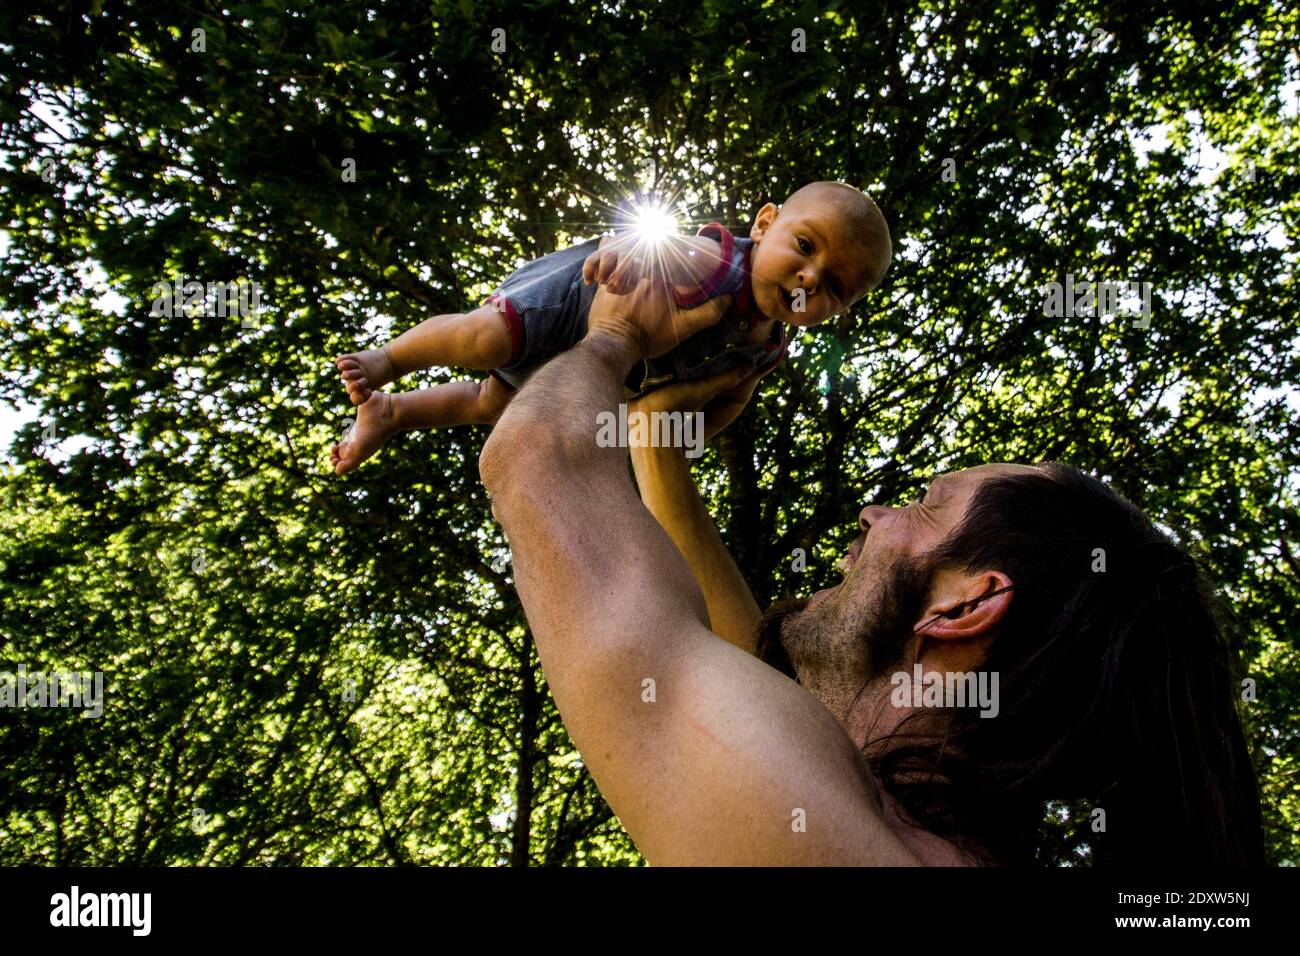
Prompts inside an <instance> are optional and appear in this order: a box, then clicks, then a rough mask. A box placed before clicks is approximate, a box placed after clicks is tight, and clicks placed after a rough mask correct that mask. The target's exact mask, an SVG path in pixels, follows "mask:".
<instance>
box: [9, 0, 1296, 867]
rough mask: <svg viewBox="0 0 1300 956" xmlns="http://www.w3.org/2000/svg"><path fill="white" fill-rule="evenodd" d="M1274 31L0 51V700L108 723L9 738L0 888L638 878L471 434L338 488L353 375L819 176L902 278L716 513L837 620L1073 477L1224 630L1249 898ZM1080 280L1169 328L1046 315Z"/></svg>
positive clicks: (1290, 851) (372, 7)
mask: <svg viewBox="0 0 1300 956" xmlns="http://www.w3.org/2000/svg"><path fill="white" fill-rule="evenodd" d="M1298 21H1300V11H1298V10H1297V8H1296V7H1295V6H1294V5H1290V4H1284V3H1282V2H1280V0H1260V2H1255V0H1195V2H1189V3H1184V4H1156V3H1125V4H1110V3H1102V2H1097V0H1051V2H1045V0H1029V2H1025V0H990V2H986V3H970V2H955V0H938V2H936V0H913V2H896V3H895V2H891V3H883V4H882V3H840V2H836V0H831V2H828V3H825V4H813V3H807V2H803V0H795V2H793V3H785V4H761V5H755V4H753V3H744V2H739V0H702V2H701V0H689V2H687V0H663V2H658V3H655V4H645V5H642V4H629V3H625V2H623V0H610V2H602V3H592V4H585V3H581V2H578V0H572V2H562V0H528V2H525V3H520V2H518V0H511V2H499V0H486V2H477V3H471V2H469V0H423V2H420V3H414V2H396V0H394V2H388V0H374V2H371V3H354V2H339V0H320V2H316V3H312V4H301V5H295V4H290V3H286V2H284V0H259V2H253V0H247V2H239V0H233V2H230V3H225V4H213V3H208V2H206V0H197V2H195V3H192V4H185V5H178V4H173V3H161V2H156V0H77V2H73V3H70V4H54V3H48V2H37V3H34V4H24V5H17V6H14V5H10V6H6V7H5V8H4V9H3V11H0V25H2V28H0V93H2V95H0V121H2V123H3V132H2V133H0V168H3V171H4V174H3V186H2V187H0V229H2V230H3V234H2V235H0V244H2V245H0V248H3V255H4V266H3V270H2V272H0V372H2V373H3V375H2V376H0V397H2V398H4V399H7V400H8V401H9V402H11V403H13V404H14V405H15V406H17V407H21V408H25V409H28V410H29V413H28V419H29V420H27V421H26V422H25V424H23V425H22V426H21V427H20V428H19V429H18V430H17V433H16V435H15V436H14V438H13V441H12V443H11V445H10V447H9V449H8V453H7V458H6V459H5V462H4V464H3V465H0V501H2V502H3V510H2V512H0V531H2V533H0V580H2V581H3V586H2V587H0V637H2V638H3V648H2V650H0V670H10V671H12V670H13V669H14V668H15V667H17V666H18V665H19V664H20V663H25V665H26V667H27V668H28V669H29V670H36V669H42V668H43V669H45V670H51V671H52V670H64V671H102V672H103V673H104V675H105V677H104V679H105V702H104V711H103V715H102V717H99V718H92V717H89V716H87V715H84V714H78V713H74V712H71V711H68V710H56V709H48V710H35V709H32V710H24V711H16V710H15V711H9V712H5V713H0V753H3V758H4V759H3V761H2V763H0V837H2V838H0V863H6V864H14V863H19V862H40V863H56V864H65V865H115V864H145V865H158V864H195V863H205V864H248V863H277V864H295V863H298V864H329V863H334V864H371V863H375V864H398V863H417V864H429V863H438V864H498V863H511V864H533V865H537V864H560V863H601V864H637V863H639V862H640V857H639V855H638V853H637V851H636V849H635V847H634V846H633V845H632V843H631V841H630V840H629V839H628V837H627V835H626V833H625V832H624V831H623V830H622V829H621V827H620V826H619V824H618V821H617V819H616V818H614V817H613V816H612V814H611V813H610V810H609V808H608V807H607V806H606V805H605V803H604V801H603V800H602V798H601V796H600V794H599V792H598V791H597V790H596V788H595V786H594V784H593V782H592V781H591V779H590V776H589V775H588V774H587V772H586V771H585V769H584V767H583V764H582V761H581V760H580V758H579V755H578V754H577V753H576V752H575V750H574V748H573V747H572V745H571V743H570V742H569V740H568V738H567V736H566V734H565V731H564V727H563V724H562V722H561V721H560V719H559V715H558V713H557V712H556V710H555V707H554V703H553V701H552V699H551V698H550V696H549V695H548V693H547V689H546V684H545V681H544V677H543V674H542V672H541V669H540V667H539V665H538V662H537V658H536V655H535V653H534V651H533V648H532V644H531V641H530V638H529V634H528V631H527V626H526V622H525V620H524V617H523V613H522V610H521V608H520V605H519V602H518V599H517V597H516V595H515V593H514V590H513V588H512V583H511V577H510V570H509V564H508V560H507V556H508V553H507V549H506V544H505V542H504V540H503V538H502V536H501V534H500V531H499V529H498V527H497V526H496V524H495V522H494V521H493V520H492V516H491V514H490V511H489V508H488V503H487V500H486V496H485V493H484V491H483V489H482V487H481V485H480V483H479V480H478V473H477V458H478V452H479V449H480V448H481V445H482V442H483V440H484V439H485V438H486V435H487V433H488V431H487V429H486V428H483V427H480V428H468V429H456V430H447V431H440V432H435V433H427V434H408V435H404V436H401V437H399V438H398V439H396V440H395V441H394V442H392V443H391V444H390V445H389V446H388V447H387V448H386V449H385V450H384V451H383V452H381V453H380V454H379V455H378V456H377V457H376V458H375V459H374V460H373V461H371V462H369V463H367V464H366V465H364V466H363V467H362V468H361V469H359V470H358V471H357V472H355V473H353V474H350V475H348V476H346V477H344V478H336V477H334V476H333V474H332V473H331V471H330V469H329V467H328V448H329V445H330V444H332V443H333V442H335V441H337V440H338V438H339V436H340V434H341V433H342V431H343V430H344V428H345V427H346V424H347V421H348V420H349V418H350V416H351V415H352V414H353V409H352V407H351V406H350V405H349V404H348V403H347V400H346V398H345V396H344V394H343V390H342V388H341V387H340V385H339V382H338V378H337V374H336V373H335V371H334V369H333V366H332V362H331V360H332V358H333V356H335V355H337V354H339V353H341V352H346V351H352V350H354V349H355V348H357V347H358V346H359V345H362V344H373V343H375V342H378V341H380V340H381V339H382V338H383V337H384V336H385V335H386V334H387V333H388V332H389V331H390V330H400V329H403V328H406V327H409V326H411V325H413V324H415V323H417V322H418V321H420V320H421V319H423V318H425V317H427V316H428V315H430V314H435V313H439V312H451V311H461V310H464V309H466V308H468V307H471V306H472V305H474V304H477V302H479V301H480V300H481V298H482V297H483V296H484V295H486V294H487V293H488V292H490V291H491V290H492V288H493V287H494V286H495V284H496V283H498V282H499V281H501V280H502V279H503V278H504V277H505V276H506V275H508V274H509V273H510V272H511V271H512V270H513V269H514V268H515V267H517V266H518V265H519V264H521V263H522V262H523V261H525V260H527V259H531V258H534V257H536V256H538V255H541V254H544V253H546V252H548V251H551V250H554V249H556V248H559V247H561V246H564V245H567V244H569V243H572V242H574V241H576V240H579V239H586V238H590V237H592V236H594V235H596V234H598V233H599V232H600V231H602V229H604V228H606V224H607V223H608V219H609V209H610V205H611V204H612V203H615V202H617V201H618V200H619V199H620V198H621V197H623V196H625V195H626V194H627V193H628V192H630V191H631V190H634V189H637V188H652V189H654V190H657V191H660V192H664V193H669V194H672V195H673V196H675V197H680V198H681V199H682V200H683V201H684V203H685V204H686V207H687V209H688V216H687V219H688V222H689V226H690V227H691V228H692V229H693V228H698V226H700V225H703V224H705V223H707V222H710V221H713V220H717V221H720V222H722V223H724V224H725V225H727V226H728V227H729V228H732V229H733V230H735V231H737V232H738V233H739V234H744V233H745V231H746V230H747V228H748V224H749V223H750V222H751V220H752V217H753V215H754V213H755V212H756V211H757V209H758V208H759V207H760V206H761V205H762V204H763V203H765V202H768V201H773V202H780V201H781V200H782V199H783V198H784V197H785V196H786V195H788V194H789V193H790V192H792V191H793V190H794V189H795V188H797V187H798V186H800V185H802V184H804V183H806V182H809V181H812V180H817V179H840V180H844V181H847V182H850V183H854V184H856V185H858V186H860V187H861V188H863V189H864V190H866V191H867V192H868V193H869V194H871V195H872V196H873V197H874V198H875V199H876V200H877V202H878V203H879V205H880V206H881V208H882V210H883V211H884V213H885V215H886V218H887V219H888V221H889V223H890V226H891V230H892V232H893V236H894V243H895V255H894V261H893V265H892V267H891V269H890V271H889V273H888V275H887V277H886V279H885V281H884V283H883V284H882V285H881V286H880V287H879V288H878V289H877V290H876V291H874V292H873V293H872V294H871V295H869V296H868V297H867V298H866V299H865V300H864V301H863V302H861V303H859V304H858V305H857V306H856V307H855V308H854V309H853V310H852V311H851V312H850V313H849V314H848V315H846V316H845V317H843V318H842V319H841V320H838V321H837V322H836V323H835V324H834V325H830V324H827V325H824V326H821V327H818V328H816V329H811V330H806V331H803V332H802V333H801V334H800V335H799V336H798V337H797V338H796V340H795V344H794V348H793V349H792V354H791V358H790V359H789V360H788V361H787V362H786V363H785V364H784V365H783V366H782V367H781V368H780V369H778V371H777V372H775V373H773V374H772V375H770V376H768V377H767V378H766V379H765V380H764V382H763V386H762V389H761V392H760V393H759V394H758V395H757V396H756V398H755V401H754V403H753V405H751V407H750V408H749V409H747V410H746V412H745V413H744V415H743V416H742V417H741V418H740V419H739V420H738V421H737V422H736V423H735V424H733V425H732V426H731V427H730V428H729V429H728V430H727V431H726V432H724V433H723V434H722V435H721V436H720V437H719V439H718V440H717V441H716V442H714V443H712V444H711V445H710V447H709V450H708V452H707V453H706V455H705V456H704V457H703V458H702V459H701V460H700V461H699V462H698V463H697V464H696V465H695V466H694V468H695V473H696V476H697V478H698V480H699V481H700V483H701V487H702V489H703V491H704V492H705V494H706V497H707V498H708V500H709V502H710V504H711V506H712V507H713V510H714V513H715V515H716V516H717V519H718V522H719V526H720V528H721V529H722V530H723V533H724V537H725V539H726V540H727V543H728V544H729V546H730V547H731V549H732V551H733V554H735V556H736V558H737V561H738V563H739V564H740V566H741V568H742V569H743V570H744V572H745V573H746V575H747V576H748V579H749V581H750V583H751V585H752V587H753V588H754V591H755V594H756V596H757V597H758V598H759V601H760V604H762V603H764V602H766V601H768V600H770V599H772V598H774V597H776V596H778V595H780V594H781V593H783V592H785V591H787V590H788V591H795V590H806V589H808V588H812V587H824V586H826V585H828V584H830V583H834V581H835V580H836V579H837V572H836V570H835V563H836V560H837V559H838V557H839V556H840V555H842V554H843V553H844V551H845V550H846V548H847V546H848V544H849V542H850V541H851V540H852V539H853V537H854V536H855V535H856V533H857V526H856V516H857V513H858V511H859V510H860V509H861V507H862V506H863V505H864V504H865V503H867V502H870V501H873V500H874V501H880V502H882V503H891V502H899V501H903V500H907V499H908V498H909V497H910V496H912V495H913V494H914V493H915V491H916V490H917V489H918V487H920V486H921V484H922V483H923V482H924V481H925V480H926V479H928V478H929V477H930V476H931V475H933V474H935V473H938V472H942V471H947V470H951V469H955V468H962V467H967V466H970V465H974V464H979V463H983V462H989V461H1023V462H1034V461H1040V460H1061V461H1065V462H1068V463H1070V464H1073V465H1075V466H1077V467H1079V468H1082V469H1084V470H1085V471H1089V472H1092V473H1094V474H1097V475H1098V476H1099V477H1102V478H1103V479H1105V480H1106V481H1108V482H1110V483H1112V484H1113V485H1114V486H1115V487H1116V488H1117V489H1119V490H1120V491H1121V492H1123V493H1124V494H1125V495H1127V496H1128V497H1130V498H1131V499H1133V500H1134V501H1135V502H1136V503H1138V504H1139V505H1140V506H1141V507H1143V508H1144V509H1145V510H1147V512H1148V513H1149V514H1151V515H1152V516H1153V518H1155V519H1156V520H1157V521H1158V522H1160V523H1161V524H1162V525H1163V526H1165V527H1167V528H1168V529H1170V530H1171V531H1172V532H1173V533H1174V534H1175V535H1176V536H1177V537H1178V538H1179V540H1181V541H1182V542H1183V543H1185V544H1187V545H1188V546H1189V547H1191V548H1192V549H1193V550H1194V551H1195V553H1196V554H1197V555H1198V556H1199V557H1200V558H1201V560H1202V561H1203V562H1204V563H1205V566H1206V568H1207V570H1208V571H1209V573H1210V575H1211V577H1212V578H1213V579H1214V581H1215V582H1216V583H1217V584H1218V585H1219V586H1220V587H1221V588H1222V590H1223V592H1224V594H1225V595H1226V596H1227V598H1228V599H1229V600H1230V602H1231V604H1232V606H1233V608H1234V609H1235V613H1236V615H1237V617H1238V619H1239V624H1240V628H1239V630H1240V635H1241V653H1242V660H1243V667H1244V673H1245V675H1246V676H1247V677H1248V678H1250V679H1251V680H1252V681H1253V682H1254V683H1253V687H1254V693H1253V694H1252V695H1248V696H1250V697H1252V698H1253V699H1249V700H1246V701H1244V702H1243V705H1242V706H1243V710H1244V711H1245V713H1246V714H1247V716H1248V719H1249V727H1248V730H1249V734H1250V740H1251V743H1252V748H1253V751H1254V755H1255V759H1256V761H1257V765H1258V769H1259V773H1260V781H1261V787H1262V790H1263V798H1264V805H1265V822H1266V827H1267V830H1266V837H1267V840H1268V844H1269V848H1270V850H1269V851H1270V854H1271V859H1272V860H1273V862H1275V863H1285V862H1288V861H1289V862H1296V861H1297V860H1300V798H1298V797H1297V787H1296V776H1295V775H1296V773H1297V768H1298V767H1300V762H1298V760H1297V750H1298V748H1297V738H1298V737H1300V718H1298V717H1297V710H1298V708H1297V704H1298V703H1300V656H1298V645H1297V637H1298V633H1297V631H1298V629H1297V614H1296V611H1295V608H1296V607H1297V605H1298V604H1300V542H1298V541H1297V532H1300V514H1298V512H1297V500H1298V499H1300V481H1298V479H1300V461H1298V460H1297V447H1298V443H1297V441H1296V437H1297V427H1296V419H1297V408H1298V407H1300V396H1298V394H1297V391H1296V385H1297V382H1300V374H1298V363H1300V336H1298V334H1297V326H1296V321H1295V316H1296V315H1297V287H1296V281H1295V264H1296V252H1297V250H1296V245H1295V237H1296V235H1297V228H1296V226H1297V213H1298V211H1300V200H1297V195H1300V188H1298V187H1300V179H1298V178H1297V172H1296V159H1297V151H1298V149H1297V148H1298V146H1300V132H1298V128H1297V109H1296V105H1297V90H1298V86H1297V81H1298V78H1300V63H1298V61H1297V47H1296V37H1297V35H1298V31H1297V26H1298ZM1067 277H1069V281H1071V282H1072V283H1073V282H1078V283H1081V282H1086V281H1096V282H1113V283H1116V284H1117V285H1118V284H1122V285H1123V289H1122V290H1121V296H1122V297H1125V298H1124V303H1125V304H1126V305H1128V306H1134V307H1135V306H1136V305H1137V302H1138V299H1137V298H1133V297H1131V296H1128V293H1127V292H1125V291H1123V290H1127V289H1128V283H1137V285H1136V286H1134V289H1145V290H1147V291H1148V292H1149V302H1150V308H1149V312H1143V313H1141V314H1139V315H1136V316H1135V315H1127V314H1122V312H1120V311H1112V312H1109V313H1106V314H1088V310H1068V309H1067V310H1053V309H1051V308H1045V307H1044V302H1045V300H1046V299H1047V298H1048V297H1049V291H1048V290H1050V288H1051V283H1053V282H1059V283H1062V284H1064V283H1065V282H1066V281H1067ZM177 278H182V281H183V280H185V279H195V280H198V281H202V282H227V281H247V282H253V281H255V282H257V283H258V284H259V287H260V290H261V308H260V310H259V311H258V313H257V314H256V315H254V316H251V317H239V316H229V315H227V316H220V315H193V314H189V313H188V312H187V310H185V309H179V310H173V314H170V315H168V314H158V313H159V312H160V311H161V310H157V309H154V308H152V307H151V303H152V302H153V300H154V297H155V292H154V289H155V286H156V284H157V283H159V282H174V281H176V280H177ZM1144 284H1149V285H1144ZM1054 311H1056V312H1058V313H1060V312H1062V311H1063V312H1065V313H1068V312H1070V311H1074V313H1075V314H1052V313H1053V312H1054ZM1092 311H1093V312H1096V311H1097V310H1092ZM463 375H464V373H463V372H462V371H460V370H455V369H436V370H433V371H431V372H429V373H425V374H423V375H422V376H416V377H415V378H414V379H413V380H412V381H408V382H404V383H402V385H401V386H400V387H412V385H413V384H414V383H416V382H420V381H423V382H426V383H427V382H434V381H446V380H451V379H454V378H460V377H463ZM801 548H802V549H804V553H806V555H807V561H806V567H805V566H804V564H803V562H800V561H792V555H794V554H796V553H797V549H801ZM1044 827H1045V831H1046V832H1047V833H1048V837H1047V840H1046V849H1045V851H1044V858H1043V860H1044V862H1045V863H1058V864H1059V863H1087V862H1088V860H1089V850H1088V837H1089V833H1088V832H1087V826H1086V819H1082V818H1081V817H1080V815H1079V813H1078V812H1077V810H1072V809H1071V808H1069V807H1066V806H1049V807H1045V809H1044Z"/></svg>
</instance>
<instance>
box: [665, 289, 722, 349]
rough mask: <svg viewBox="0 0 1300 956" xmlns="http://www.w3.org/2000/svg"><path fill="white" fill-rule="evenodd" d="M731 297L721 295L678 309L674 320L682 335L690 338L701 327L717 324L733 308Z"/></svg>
mask: <svg viewBox="0 0 1300 956" xmlns="http://www.w3.org/2000/svg"><path fill="white" fill-rule="evenodd" d="M731 299H732V297H731V296H729V295H720V296H716V297H714V298H712V299H710V300H709V301H708V302H705V303H703V304H702V305H697V306H696V307H695V308H693V309H686V310H685V311H678V312H677V313H676V315H675V316H674V322H675V324H676V326H677V329H678V334H679V335H680V337H681V338H682V339H689V338H690V337H691V336H692V335H694V334H695V333H696V332H698V331H700V330H701V329H707V328H708V327H709V326H711V325H717V324H718V322H719V321H720V320H721V319H722V316H723V315H724V314H726V311H727V309H729V308H731Z"/></svg>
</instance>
